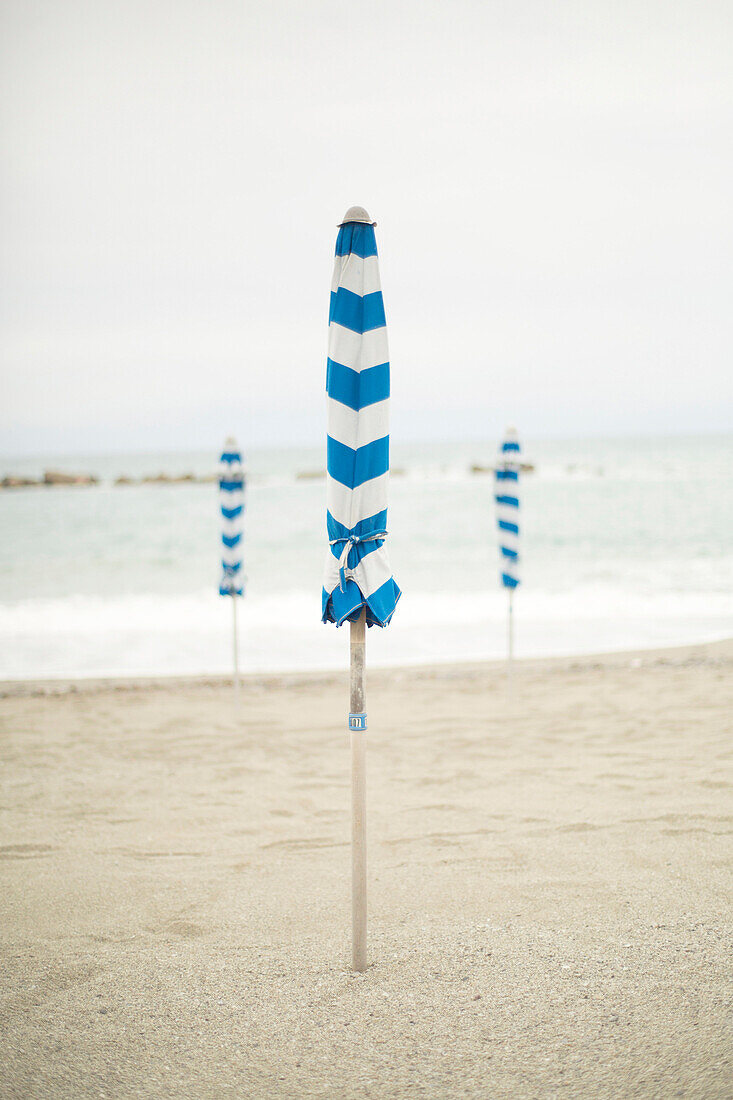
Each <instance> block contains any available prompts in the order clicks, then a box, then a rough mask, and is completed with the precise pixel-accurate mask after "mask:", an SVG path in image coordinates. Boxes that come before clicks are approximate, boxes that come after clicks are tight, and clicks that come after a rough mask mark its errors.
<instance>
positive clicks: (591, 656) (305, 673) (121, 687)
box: [0, 635, 733, 699]
mask: <svg viewBox="0 0 733 1100" xmlns="http://www.w3.org/2000/svg"><path fill="white" fill-rule="evenodd" d="M367 642H368V638H367ZM345 652H346V650H345ZM367 652H368V651H367ZM710 660H713V661H715V660H721V661H722V662H723V663H728V662H729V661H733V635H731V636H728V637H725V638H720V639H718V640H717V641H713V642H698V643H692V644H685V645H676V646H662V647H653V648H650V649H644V648H637V649H623V650H606V651H599V652H597V653H572V654H570V653H569V654H564V655H561V656H551V657H515V658H514V669H515V671H517V672H518V674H521V671H525V672H527V673H532V674H536V673H540V672H542V671H544V670H549V669H553V668H554V669H562V670H572V671H580V670H582V669H585V668H587V669H595V668H598V667H599V666H601V665H602V666H604V667H608V668H611V667H620V668H623V667H624V666H625V665H631V664H632V662H638V664H634V667H642V666H650V665H670V664H672V665H678V666H680V667H681V666H685V665H691V664H695V663H699V662H701V661H710ZM347 672H348V665H347V664H346V660H345V662H344V666H343V668H341V669H338V668H325V669H303V670H298V669H292V670H290V669H283V670H282V671H273V672H247V673H245V672H242V671H241V670H240V674H239V679H240V683H241V684H242V686H243V687H246V686H250V687H257V688H267V687H282V686H291V687H294V688H297V687H299V686H305V685H311V686H315V685H327V684H335V683H338V682H340V681H341V680H342V679H343V677H344V675H346V674H347ZM486 672H495V673H497V674H499V675H502V674H505V672H506V661H505V660H495V659H492V660H486V661H474V660H472V661H462V660H461V661H451V660H446V661H434V662H429V663H424V664H423V663H420V664H415V665H412V664H403V665H374V666H373V667H370V666H369V665H367V675H368V679H369V681H370V682H371V681H373V680H375V679H377V680H381V681H386V682H389V681H390V680H395V679H396V680H399V679H401V678H403V677H404V676H405V675H406V674H409V675H410V676H411V677H414V678H415V679H417V680H421V679H429V680H441V679H444V680H447V681H450V680H455V679H456V678H457V677H465V678H466V679H467V680H475V679H477V678H478V677H480V676H483V675H485V674H486ZM231 684H232V675H231V674H225V673H210V674H209V673H195V674H191V675H179V674H177V673H170V674H161V675H156V676H127V675H124V676H79V677H70V676H63V677H59V678H58V679H57V678H55V677H46V678H38V679H32V678H28V679H15V680H13V679H9V680H3V679H0V699H12V698H22V697H26V696H31V697H36V696H38V697H40V696H47V695H49V696H50V695H67V694H99V693H104V692H124V691H167V690H168V689H170V688H172V687H181V688H184V687H185V688H189V687H206V688H212V689H213V688H220V687H226V686H231Z"/></svg>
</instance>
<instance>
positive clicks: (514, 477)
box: [496, 470, 519, 481]
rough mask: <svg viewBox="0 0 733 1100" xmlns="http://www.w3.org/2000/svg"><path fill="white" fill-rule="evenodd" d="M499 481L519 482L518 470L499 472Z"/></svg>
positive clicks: (497, 478) (497, 475) (497, 477)
mask: <svg viewBox="0 0 733 1100" xmlns="http://www.w3.org/2000/svg"><path fill="white" fill-rule="evenodd" d="M496 480H497V481H519V474H518V473H517V471H516V470H497V471H496Z"/></svg>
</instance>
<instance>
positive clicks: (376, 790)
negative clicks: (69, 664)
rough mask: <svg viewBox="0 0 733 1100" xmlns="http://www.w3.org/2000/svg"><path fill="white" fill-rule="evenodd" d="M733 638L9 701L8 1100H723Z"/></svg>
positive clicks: (36, 693)
mask: <svg viewBox="0 0 733 1100" xmlns="http://www.w3.org/2000/svg"><path fill="white" fill-rule="evenodd" d="M732 672H733V642H726V643H720V644H715V645H710V646H705V647H692V648H687V649H677V650H669V651H660V652H656V653H650V652H643V653H642V652H640V653H637V654H622V655H613V656H606V657H582V658H567V659H557V660H547V661H536V662H531V661H528V662H523V663H521V665H520V666H519V667H518V668H517V674H516V677H515V683H514V698H513V700H509V699H508V697H507V691H506V681H505V678H504V676H503V673H502V670H501V668H500V666H493V665H483V666H479V665H471V666H469V665H465V666H444V667H436V668H421V669H409V670H408V669H403V670H390V671H384V672H379V671H377V672H374V673H372V674H371V675H370V677H369V684H368V688H369V695H368V712H369V727H370V728H369V733H368V739H369V742H368V744H369V749H368V753H369V756H368V760H369V831H370V839H369V844H370V852H369V854H370V874H369V878H370V929H369V937H370V962H371V965H370V968H369V970H368V972H367V973H366V974H364V975H362V976H358V977H357V976H354V975H352V974H351V973H350V972H349V968H348V961H349V933H350V924H349V921H350V900H349V899H350V884H349V843H348V841H349V795H350V788H349V751H348V734H347V731H346V729H345V716H346V710H347V689H346V682H347V676H346V672H344V673H342V674H338V675H336V674H334V675H310V676H307V675H298V676H279V677H260V678H256V679H250V680H247V681H246V682H245V685H244V691H243V706H242V718H241V723H240V724H239V725H238V726H237V724H236V723H235V722H234V720H233V713H232V693H231V687H230V686H229V685H227V684H225V683H222V682H217V681H213V680H211V681H204V680H188V681H184V680H178V681H173V680H169V681H163V680H161V681H159V682H155V683H152V682H151V683H132V682H129V683H123V682H116V683H115V682H107V683H103V682H86V683H79V684H76V685H74V684H58V683H46V684H40V683H35V684H30V683H26V684H21V683H17V684H5V685H1V686H0V694H1V695H2V698H0V714H1V716H2V718H1V721H2V740H1V745H2V762H3V766H2V796H1V799H0V802H1V814H0V821H1V823H2V826H1V828H2V832H1V835H0V856H1V857H2V860H1V862H0V874H1V875H2V889H1V891H0V937H1V948H2V969H1V973H0V992H1V993H2V1007H1V1009H0V1064H1V1065H2V1067H3V1068H2V1074H1V1076H0V1095H2V1096H3V1097H8V1098H10V1097H12V1098H20V1097H39V1098H40V1097H44V1098H45V1097H49V1098H51V1097H69V1098H71V1097H118V1098H123V1097H201V1098H212V1100H213V1098H220V1097H245V1096H246V1097H260V1096H262V1097H299V1096H305V1097H311V1096H312V1097H380V1098H387V1097H389V1098H391V1097H395V1098H396V1097H423V1096H425V1097H492V1098H500V1097H555V1096H558V1097H595V1098H598V1097H705V1098H711V1097H730V1096H731V1095H733V1064H732V1063H733V1025H732V1021H731V994H732V993H733V981H732V970H733V968H732V964H731V930H732V925H733V921H732V920H731V883H732V876H731V869H732V867H733V852H732V851H731V837H732V836H733V798H732V797H731V795H732V793H733V772H732V768H731V762H732V759H733V746H732V744H731V724H732V722H731V713H733V677H732V675H731V673H732Z"/></svg>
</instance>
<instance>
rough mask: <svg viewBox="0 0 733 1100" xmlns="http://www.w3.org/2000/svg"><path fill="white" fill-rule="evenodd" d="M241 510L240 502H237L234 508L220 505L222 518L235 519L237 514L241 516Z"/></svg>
mask: <svg viewBox="0 0 733 1100" xmlns="http://www.w3.org/2000/svg"><path fill="white" fill-rule="evenodd" d="M242 510H243V506H242V505H241V504H238V505H237V507H236V508H225V507H224V506H223V505H222V509H221V514H222V515H223V517H224V519H236V518H237V516H241V514H242Z"/></svg>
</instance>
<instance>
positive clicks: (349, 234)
mask: <svg viewBox="0 0 733 1100" xmlns="http://www.w3.org/2000/svg"><path fill="white" fill-rule="evenodd" d="M350 252H353V254H354V255H355V256H361V258H362V259H365V258H366V257H367V256H376V254H377V238H376V236H375V235H374V226H373V225H366V224H365V223H361V222H347V223H346V225H342V226H341V228H340V229H339V235H338V237H337V238H336V255H337V256H348V254H349V253H350Z"/></svg>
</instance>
